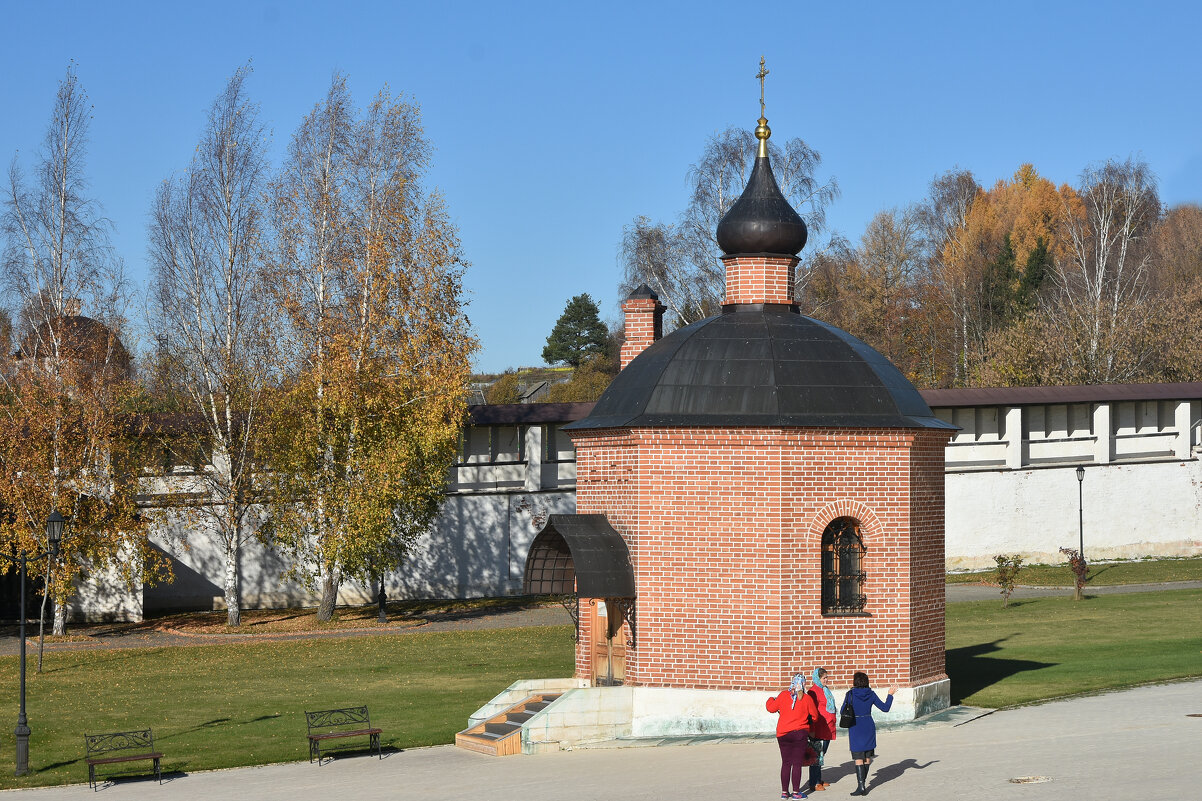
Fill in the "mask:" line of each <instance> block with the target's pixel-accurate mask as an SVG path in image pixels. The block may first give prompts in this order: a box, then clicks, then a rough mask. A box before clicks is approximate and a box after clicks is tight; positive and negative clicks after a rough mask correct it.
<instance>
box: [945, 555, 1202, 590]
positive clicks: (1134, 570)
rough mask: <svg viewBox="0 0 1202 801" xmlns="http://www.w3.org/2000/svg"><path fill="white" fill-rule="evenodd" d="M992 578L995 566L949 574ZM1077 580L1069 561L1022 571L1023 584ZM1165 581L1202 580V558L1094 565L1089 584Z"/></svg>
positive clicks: (971, 580)
mask: <svg viewBox="0 0 1202 801" xmlns="http://www.w3.org/2000/svg"><path fill="white" fill-rule="evenodd" d="M992 580H993V571H992V570H979V571H974V572H972V573H949V574H948V575H947V583H948V584H978V583H982V582H986V583H988V582H991V581H992ZM1074 581H1075V580H1074V578H1073V571H1071V570H1069V569H1068V565H1067V564H1064V565H1027V566H1026V567H1024V568H1023V569H1022V570H1020V571H1019V573H1018V583H1019V584H1025V585H1028V586H1034V587H1071V586H1073V583H1074ZM1162 581H1202V558H1194V559H1156V560H1148V561H1138V562H1111V563H1103V564H1097V565H1090V568H1089V585H1088V586H1094V587H1097V586H1103V585H1115V584H1154V583H1157V582H1162ZM1086 591H1087V592H1088V589H1087V590H1086Z"/></svg>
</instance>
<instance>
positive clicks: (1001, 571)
mask: <svg viewBox="0 0 1202 801" xmlns="http://www.w3.org/2000/svg"><path fill="white" fill-rule="evenodd" d="M993 561H995V562H997V567H996V568H995V569H994V571H993V575H994V579H995V580H996V581H997V585H998V586H999V587H1001V588H1002V606H1003V607H1006V606H1009V605H1010V594H1011V593H1013V592H1014V585H1015V583H1016V582H1017V581H1018V571H1020V570H1022V568H1023V558H1022V556H1021V555H1019V554H1013V555H1011V556H1007V555H1006V554H998V555H997V556H995V557H993Z"/></svg>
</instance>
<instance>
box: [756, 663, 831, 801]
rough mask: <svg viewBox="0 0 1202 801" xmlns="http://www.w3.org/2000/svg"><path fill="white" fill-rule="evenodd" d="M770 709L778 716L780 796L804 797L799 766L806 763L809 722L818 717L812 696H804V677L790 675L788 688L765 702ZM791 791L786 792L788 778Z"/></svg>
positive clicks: (777, 740) (797, 674) (795, 674)
mask: <svg viewBox="0 0 1202 801" xmlns="http://www.w3.org/2000/svg"><path fill="white" fill-rule="evenodd" d="M765 706H766V707H767V708H768V711H769V712H775V713H776V714H778V715H780V717H779V718H778V719H777V721H776V744H777V745H779V746H780V797H781V798H805V797H806V795H805V793H803V792H802V791H801V769H802V767H803V766H805V764H806V763H807V760H806V751H807V750H808V746H809V737H810V723H811V721H813V720H814V719H815V718H816V717H818V710H817V709H816V708H815V707H814V699H813V698H811V697H810V696H809V695H806V677H805V676H803V675H801V674H800V673H794V674H793V681H791V682H790V683H789V689H787V690H785V691H784V692H782V693H781V694H780V695H778V696H776V697H775V698H769V699H768V703H767V704H766V705H765ZM790 778H791V779H792V780H793V793H792V794H790V793H789V780H790Z"/></svg>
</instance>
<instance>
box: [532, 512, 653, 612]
mask: <svg viewBox="0 0 1202 801" xmlns="http://www.w3.org/2000/svg"><path fill="white" fill-rule="evenodd" d="M562 543H566V544H567V547H568V550H569V551H570V552H571V556H572V558H571V563H564V562H563V561H562V560H559V561H558V562H556V568H555V572H556V573H558V574H561V575H562V579H563V580H562V581H557V582H553V583H554V584H562V585H564V586H563V587H562V588H560V589H556V590H553V591H555V592H561V593H570V592H572V590H571V588H570V587H569V586H567V584H568V578H569V576H570V574H571V572H572V571H573V570H574V572H575V584H576V590H575V591H576V594H577V595H579V596H580V597H582V598H633V597H635V592H634V566H633V565H632V564H631V563H630V550H629V549H628V548H627V547H626V540H624V539H622V535H621V534H619V533H618V532H617V531H615V530H614V528H613V526H611V525H610V524H609V521H608V520H606V518H605V515H600V514H591V515H551V516H550V517H548V518H547V524H546V525H545V526H543V529H542V531H540V532H539V533H538V536H536V537H535V538H534V541H533V542H532V543H530V553H529V555H528V556H527V557H526V577H525V585H526V589H525V591H526V592H527V593H530V592H542V591H545V590H542V589H540V588H539V587H538V586H536V584H537V582H534V581H533V580H532V579H533V577H534V574H535V573H536V572H538V570H537V567H538V565H539V563H542V562H547V561H548V560H547V555H548V553H552V554H553V553H554V552H556V551H559V550H560V549H561V547H562ZM546 578H548V579H549V578H550V577H546Z"/></svg>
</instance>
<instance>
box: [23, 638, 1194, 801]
mask: <svg viewBox="0 0 1202 801" xmlns="http://www.w3.org/2000/svg"><path fill="white" fill-rule="evenodd" d="M1199 658H1202V655H1200V657H1199ZM1193 715H1202V681H1191V682H1182V683H1177V684H1165V685H1157V686H1150V687H1142V688H1137V689H1133V690H1126V691H1123V692H1115V693H1107V694H1103V695H1096V696H1091V697H1086V698H1077V699H1073V700H1068V701H1058V702H1054V703H1048V704H1043V705H1040V706H1032V707H1026V708H1023V709H1015V710H1010V711H1002V712H993V713H988V714H982V715H979V716H977V717H975V718H971V719H968V720H967V721H966V722H960V723H958V724H956V725H953V724H951V723H949V724H947V725H942V726H939V725H928V726H920V727H914V726H913V725H911V726H906V727H902V728H901V729H897V730H889V731H883V732H882V733H881V735H880V737H879V738H878V742H879V747H878V749H877V750H878V754H879V757H878V759H877V761H876V763H875V764H874V765H873V770H872V774H871V783H870V789H871V795H872V797H873V798H876V799H897V800H899V801H918V800H919V799H921V800H922V801H931V800H932V799H1022V801H1070V799H1071V800H1072V801H1085V800H1088V801H1108V800H1109V799H1115V801H1118V800H1119V799H1122V801H1128V800H1129V799H1134V800H1136V801H1192V800H1193V799H1202V716H1199V717H1194V716H1193ZM961 720H962V721H963V718H961ZM840 734H842V732H840ZM846 748H847V746H846V740H842V739H841V740H839V741H836V742H835V743H834V744H833V745H832V747H831V751H830V754H829V756H828V767H827V769H826V774H825V778H826V779H827V781H831V782H832V783H833V786H832V787H831V788H830V789H829V790H827V791H824V792H820V793H814V794H812V795H811V797H812V798H817V799H819V800H820V801H828V799H836V798H844V797H847V794H848V793H849V792H851V790H853V789H855V778H854V775H853V774H852V769H851V763H850V760H849V759H848V757H847V750H846ZM779 765H780V763H779V757H778V752H777V749H776V744H775V743H774V742H772V741H770V740H760V741H752V742H725V743H722V742H719V743H706V744H697V745H689V746H674V747H667V746H660V747H654V748H652V747H630V748H597V749H584V750H578V751H574V752H570V753H558V754H546V755H541V756H514V757H501V758H498V757H486V756H481V755H479V754H474V753H471V752H468V751H463V750H460V749H457V748H455V747H454V746H436V747H433V748H419V749H414V750H411V751H404V752H398V753H393V754H389V755H386V757H385V758H384V759H383V760H379V759H376V758H374V757H370V756H355V757H346V758H342V759H336V760H334V761H333V762H329V763H327V764H326V765H323V766H321V767H318V766H317V765H310V764H308V763H307V762H306V763H295V764H287V765H271V766H267V767H261V768H238V769H234V770H223V771H213V772H208V773H195V774H190V775H176V776H172V777H170V779H169V781H167V782H164V784H163V786H162V787H160V786H159V785H158V784H156V783H155V782H154V781H153V780H140V779H139V780H124V781H120V782H118V783H116V784H107V785H103V786H102V787H101V790H100V792H99V794H96V793H93V791H91V790H89V789H88V787H87V785H86V784H80V785H73V786H70V787H56V788H46V789H36V790H15V791H11V792H12V795H11V796H7V797H9V798H12V799H13V801H18V799H19V800H20V801H59V800H60V799H64V800H65V799H80V800H81V801H82V799H97V798H99V799H132V800H135V801H137V800H140V799H155V800H156V801H160V800H161V799H165V798H170V799H172V801H215V800H216V799H256V801H258V800H260V799H261V800H262V801H277V800H278V801H300V799H309V798H312V799H326V798H335V799H338V798H349V799H353V800H354V801H375V800H376V799H380V801H384V799H388V801H398V799H414V800H415V801H418V800H420V801H441V800H442V799H447V800H448V801H451V800H452V799H454V801H462V799H469V798H486V797H487V798H499V799H521V801H561V800H562V799H586V798H587V799H594V800H595V801H611V800H612V801H642V800H643V799H646V800H647V801H652V800H656V801H658V799H683V798H688V799H706V801H745V800H746V799H756V798H759V799H764V801H768V799H773V798H777V797H779V794H780V793H779V789H778V781H777V776H778V769H779ZM81 778H82V777H81ZM1021 778H1035V779H1036V781H1034V782H1027V783H1022V784H1016V783H1014V782H1012V781H1011V780H1012V779H1021Z"/></svg>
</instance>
